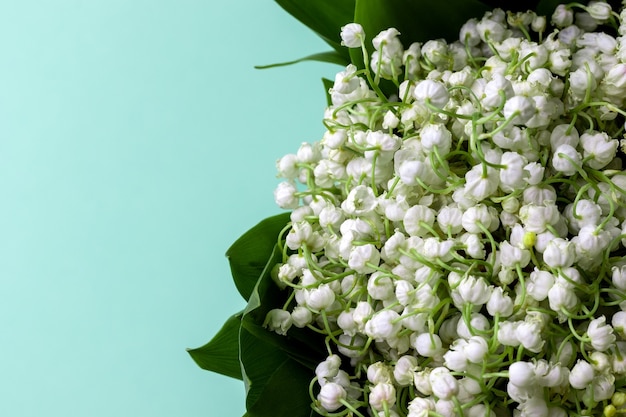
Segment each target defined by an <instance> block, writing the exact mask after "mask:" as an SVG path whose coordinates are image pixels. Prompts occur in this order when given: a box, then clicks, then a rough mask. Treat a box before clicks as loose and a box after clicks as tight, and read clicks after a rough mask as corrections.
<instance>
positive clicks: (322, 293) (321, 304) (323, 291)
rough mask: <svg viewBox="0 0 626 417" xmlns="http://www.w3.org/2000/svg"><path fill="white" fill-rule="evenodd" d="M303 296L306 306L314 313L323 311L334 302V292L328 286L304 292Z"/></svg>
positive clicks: (323, 285)
mask: <svg viewBox="0 0 626 417" xmlns="http://www.w3.org/2000/svg"><path fill="white" fill-rule="evenodd" d="M305 294H306V296H305V297H306V305H307V306H308V307H309V308H311V309H313V310H315V311H320V310H325V309H327V308H328V307H330V306H331V305H332V304H333V303H334V302H335V292H334V291H333V290H332V289H331V288H330V285H328V284H321V285H320V286H319V287H317V288H312V289H310V290H305Z"/></svg>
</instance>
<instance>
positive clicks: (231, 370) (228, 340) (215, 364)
mask: <svg viewBox="0 0 626 417" xmlns="http://www.w3.org/2000/svg"><path fill="white" fill-rule="evenodd" d="M241 317H242V313H237V314H235V315H234V316H231V317H230V318H229V319H228V320H226V323H224V326H222V328H221V329H220V331H219V332H217V334H216V335H215V336H214V337H213V339H211V341H210V342H209V343H207V344H206V345H204V346H202V347H199V348H196V349H187V352H188V353H189V355H191V358H192V359H193V360H194V361H195V362H196V363H197V364H198V366H199V367H200V368H202V369H206V370H207V371H211V372H217V373H218V374H222V375H226V376H230V377H232V378H237V379H242V376H241V365H240V363H239V328H240V327H241Z"/></svg>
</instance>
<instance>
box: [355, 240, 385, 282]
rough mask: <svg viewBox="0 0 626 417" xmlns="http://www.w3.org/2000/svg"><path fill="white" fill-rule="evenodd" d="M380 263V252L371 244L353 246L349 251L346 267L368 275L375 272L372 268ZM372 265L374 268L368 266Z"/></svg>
mask: <svg viewBox="0 0 626 417" xmlns="http://www.w3.org/2000/svg"><path fill="white" fill-rule="evenodd" d="M379 262H380V252H379V251H378V249H376V246H374V245H373V244H371V243H368V244H366V245H358V246H354V247H353V248H352V249H351V250H350V255H349V257H348V266H349V267H350V268H352V269H354V270H355V271H356V272H358V273H360V274H369V273H372V272H374V271H375V269H374V267H375V266H378V263H379ZM370 265H373V266H374V267H372V266H370Z"/></svg>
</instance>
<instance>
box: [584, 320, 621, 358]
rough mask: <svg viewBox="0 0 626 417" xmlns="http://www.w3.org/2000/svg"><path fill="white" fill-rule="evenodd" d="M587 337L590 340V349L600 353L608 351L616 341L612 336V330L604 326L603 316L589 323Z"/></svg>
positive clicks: (606, 325) (608, 326)
mask: <svg viewBox="0 0 626 417" xmlns="http://www.w3.org/2000/svg"><path fill="white" fill-rule="evenodd" d="M587 336H588V337H589V339H591V340H590V343H591V347H593V348H594V349H595V350H597V351H600V352H604V351H606V350H608V349H609V348H610V347H612V346H613V344H614V343H615V340H616V338H615V335H614V334H613V328H612V327H611V326H610V325H608V324H606V317H604V316H601V317H598V318H597V319H593V320H591V321H590V322H589V327H588V328H587Z"/></svg>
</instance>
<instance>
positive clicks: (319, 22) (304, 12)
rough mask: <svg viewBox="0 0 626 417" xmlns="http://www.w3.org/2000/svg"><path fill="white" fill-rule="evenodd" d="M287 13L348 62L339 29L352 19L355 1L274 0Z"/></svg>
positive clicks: (346, 51)
mask: <svg viewBox="0 0 626 417" xmlns="http://www.w3.org/2000/svg"><path fill="white" fill-rule="evenodd" d="M276 3H278V4H279V5H280V7H282V8H283V9H285V11H286V12H287V13H289V14H290V15H292V16H293V17H295V18H296V19H298V20H299V21H300V22H302V23H303V24H304V25H306V26H307V27H309V28H310V29H311V30H313V31H314V32H315V33H317V34H318V35H319V36H320V37H321V38H322V39H323V40H324V41H326V43H328V44H329V45H330V46H331V47H332V48H333V49H334V50H335V51H337V52H339V53H340V54H342V55H343V56H344V58H345V61H346V62H349V61H350V58H349V56H348V50H347V49H346V48H344V47H342V46H341V42H340V38H339V33H340V31H341V27H342V26H344V25H345V24H347V23H350V22H352V19H354V6H355V0H276Z"/></svg>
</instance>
